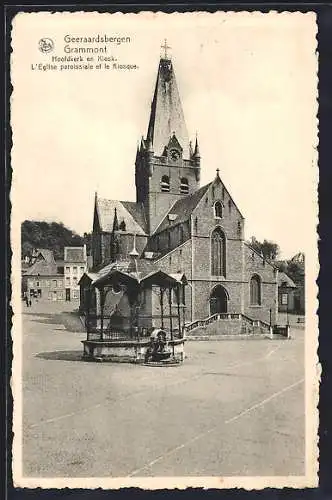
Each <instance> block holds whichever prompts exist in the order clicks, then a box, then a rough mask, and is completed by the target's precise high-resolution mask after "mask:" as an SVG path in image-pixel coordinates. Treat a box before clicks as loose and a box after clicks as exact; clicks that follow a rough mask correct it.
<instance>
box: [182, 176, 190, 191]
mask: <svg viewBox="0 0 332 500" xmlns="http://www.w3.org/2000/svg"><path fill="white" fill-rule="evenodd" d="M180 193H181V194H188V193H189V183H188V179H187V178H186V177H182V179H181V183H180Z"/></svg>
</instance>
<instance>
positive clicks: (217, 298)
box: [210, 285, 228, 316]
mask: <svg viewBox="0 0 332 500" xmlns="http://www.w3.org/2000/svg"><path fill="white" fill-rule="evenodd" d="M227 309H228V294H227V292H226V290H225V288H224V287H223V286H221V285H218V286H216V287H215V288H214V289H213V290H212V292H211V295H210V314H211V316H212V314H222V313H227Z"/></svg>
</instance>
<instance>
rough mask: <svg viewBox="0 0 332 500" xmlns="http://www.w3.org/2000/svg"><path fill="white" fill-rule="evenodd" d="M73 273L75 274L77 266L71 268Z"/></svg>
mask: <svg viewBox="0 0 332 500" xmlns="http://www.w3.org/2000/svg"><path fill="white" fill-rule="evenodd" d="M73 273H75V274H76V273H77V266H73Z"/></svg>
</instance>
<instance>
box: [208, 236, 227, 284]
mask: <svg viewBox="0 0 332 500" xmlns="http://www.w3.org/2000/svg"><path fill="white" fill-rule="evenodd" d="M211 274H212V275H213V276H224V277H225V276H226V238H225V235H224V233H223V232H222V230H221V229H220V228H219V227H218V228H216V229H215V230H214V231H213V233H212V235H211Z"/></svg>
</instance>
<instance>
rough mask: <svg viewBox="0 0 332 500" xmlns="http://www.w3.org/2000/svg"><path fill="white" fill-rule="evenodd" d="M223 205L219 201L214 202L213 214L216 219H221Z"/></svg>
mask: <svg viewBox="0 0 332 500" xmlns="http://www.w3.org/2000/svg"><path fill="white" fill-rule="evenodd" d="M222 212H223V206H222V203H221V201H216V202H215V204H214V216H215V218H216V219H222Z"/></svg>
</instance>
